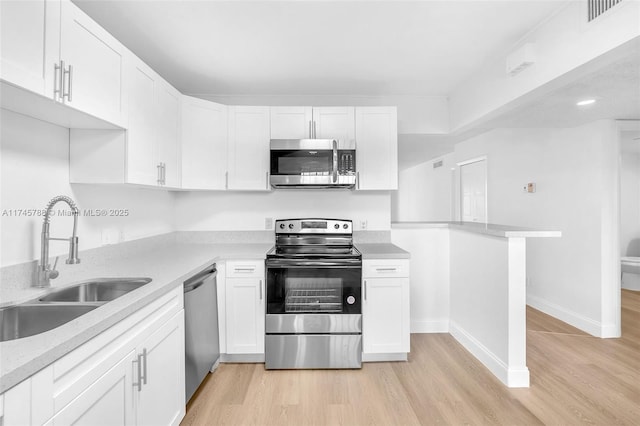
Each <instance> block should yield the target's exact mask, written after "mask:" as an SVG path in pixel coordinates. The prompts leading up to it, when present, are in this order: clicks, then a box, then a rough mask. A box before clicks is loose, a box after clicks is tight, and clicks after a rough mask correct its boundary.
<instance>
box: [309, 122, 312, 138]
mask: <svg viewBox="0 0 640 426" xmlns="http://www.w3.org/2000/svg"><path fill="white" fill-rule="evenodd" d="M309 139H313V132H312V130H311V120H309Z"/></svg>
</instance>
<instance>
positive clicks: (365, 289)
mask: <svg viewBox="0 0 640 426" xmlns="http://www.w3.org/2000/svg"><path fill="white" fill-rule="evenodd" d="M364 300H367V280H364Z"/></svg>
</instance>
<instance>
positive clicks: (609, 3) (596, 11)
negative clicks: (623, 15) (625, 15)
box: [588, 0, 622, 22]
mask: <svg viewBox="0 0 640 426" xmlns="http://www.w3.org/2000/svg"><path fill="white" fill-rule="evenodd" d="M621 1H622V0H588V3H589V17H588V18H589V22H591V21H593V20H594V19H596V18H597V17H598V16H600V15H602V14H603V13H604V12H606V11H607V10H609V9H611V8H612V7H613V6H615V5H616V4H618V3H620V2H621Z"/></svg>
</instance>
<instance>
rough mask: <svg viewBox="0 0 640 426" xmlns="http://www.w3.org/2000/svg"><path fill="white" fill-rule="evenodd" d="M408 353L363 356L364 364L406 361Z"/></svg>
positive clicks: (364, 354)
mask: <svg viewBox="0 0 640 426" xmlns="http://www.w3.org/2000/svg"><path fill="white" fill-rule="evenodd" d="M406 360H407V353H406V352H400V353H389V354H367V353H363V354H362V362H383V361H406Z"/></svg>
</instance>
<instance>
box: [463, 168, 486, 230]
mask: <svg viewBox="0 0 640 426" xmlns="http://www.w3.org/2000/svg"><path fill="white" fill-rule="evenodd" d="M458 168H459V170H460V220H462V221H463V222H480V223H487V216H488V215H487V158H486V157H480V158H474V159H472V160H468V161H463V162H461V163H458Z"/></svg>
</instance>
